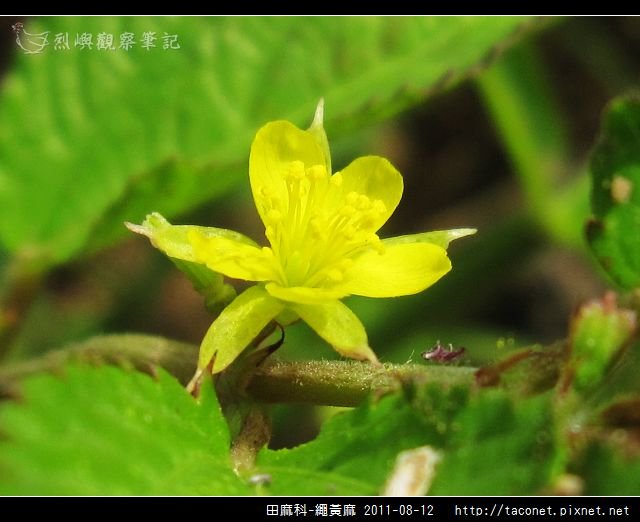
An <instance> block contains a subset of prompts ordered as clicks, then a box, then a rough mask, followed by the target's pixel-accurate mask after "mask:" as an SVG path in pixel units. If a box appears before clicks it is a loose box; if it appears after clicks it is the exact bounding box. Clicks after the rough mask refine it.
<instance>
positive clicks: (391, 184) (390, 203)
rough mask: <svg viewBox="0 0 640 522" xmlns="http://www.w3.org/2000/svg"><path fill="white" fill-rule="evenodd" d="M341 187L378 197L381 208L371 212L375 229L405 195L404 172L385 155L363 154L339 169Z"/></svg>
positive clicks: (345, 191)
mask: <svg viewBox="0 0 640 522" xmlns="http://www.w3.org/2000/svg"><path fill="white" fill-rule="evenodd" d="M340 175H341V177H342V183H341V189H342V192H343V194H344V195H345V196H348V195H349V194H350V193H352V192H354V193H356V194H361V195H364V196H366V197H367V198H369V201H370V202H371V203H374V202H375V201H376V200H377V201H380V202H382V203H383V205H376V207H375V208H376V209H377V210H378V211H377V212H376V214H375V215H372V223H373V224H372V227H371V228H372V230H373V231H374V232H375V231H376V230H378V229H379V228H380V227H381V226H382V225H384V224H385V223H386V221H387V219H389V217H390V216H391V214H393V211H394V210H395V209H396V207H397V206H398V203H399V202H400V198H401V197H402V190H403V186H404V185H403V182H402V175H401V174H400V173H399V172H398V171H397V170H396V169H395V167H394V166H393V165H392V164H391V163H389V161H388V160H386V159H385V158H381V157H379V156H364V157H362V158H358V159H356V160H355V161H353V162H352V163H351V164H350V165H349V166H347V167H346V168H345V169H344V170H342V171H341V172H340Z"/></svg>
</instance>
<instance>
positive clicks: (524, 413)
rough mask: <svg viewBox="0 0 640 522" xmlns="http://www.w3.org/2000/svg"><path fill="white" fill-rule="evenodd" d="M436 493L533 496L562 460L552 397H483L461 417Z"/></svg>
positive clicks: (499, 394) (493, 393) (494, 392)
mask: <svg viewBox="0 0 640 522" xmlns="http://www.w3.org/2000/svg"><path fill="white" fill-rule="evenodd" d="M454 426H455V429H453V430H452V431H451V439H450V440H449V445H448V451H446V452H445V453H444V458H443V460H442V462H441V463H440V465H439V466H438V469H437V473H436V479H435V481H434V484H433V487H432V489H431V490H430V491H429V493H430V494H433V495H533V494H535V493H537V492H539V491H540V490H541V489H542V488H544V487H545V486H548V485H549V483H550V480H551V477H552V475H553V473H554V471H555V470H556V468H557V467H558V463H559V460H560V458H561V455H560V452H559V451H558V444H557V440H556V438H557V435H556V433H555V428H554V422H553V409H552V404H551V400H550V397H548V396H541V397H536V398H535V399H528V400H519V401H518V402H514V401H513V400H512V399H511V398H509V397H508V396H507V395H506V394H505V393H504V392H502V391H499V390H491V391H488V392H485V393H482V394H481V395H479V396H478V397H477V398H476V399H475V400H473V401H472V402H471V403H470V404H469V405H468V407H467V408H466V409H464V410H463V411H461V412H460V415H458V416H457V417H456V419H455V424H454Z"/></svg>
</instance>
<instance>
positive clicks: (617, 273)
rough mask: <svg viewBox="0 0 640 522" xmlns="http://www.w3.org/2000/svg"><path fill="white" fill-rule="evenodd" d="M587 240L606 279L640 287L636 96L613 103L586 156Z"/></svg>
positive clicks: (639, 105) (639, 115) (639, 111)
mask: <svg viewBox="0 0 640 522" xmlns="http://www.w3.org/2000/svg"><path fill="white" fill-rule="evenodd" d="M590 170H591V182H592V187H591V207H592V211H593V214H594V219H593V220H591V221H590V223H589V226H588V228H587V238H588V241H589V244H590V246H591V249H592V250H593V252H594V254H595V256H596V258H597V259H598V261H599V262H600V264H601V265H602V267H603V268H604V269H605V271H606V272H607V273H608V274H609V276H610V277H611V278H612V279H613V280H614V281H615V282H616V283H617V284H619V285H620V286H621V287H623V288H625V289H630V288H635V287H638V286H640V234H639V233H638V232H639V231H640V190H638V187H639V186H640V98H638V97H635V96H634V97H631V96H630V97H624V98H618V99H616V100H614V101H613V102H612V103H611V104H610V105H609V108H608V110H607V113H606V114H605V117H604V121H603V124H602V136H601V137H600V141H599V143H598V145H597V146H596V148H595V149H594V151H593V154H592V157H591V165H590Z"/></svg>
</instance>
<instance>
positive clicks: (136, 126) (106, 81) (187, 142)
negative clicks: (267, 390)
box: [0, 17, 522, 267]
mask: <svg viewBox="0 0 640 522" xmlns="http://www.w3.org/2000/svg"><path fill="white" fill-rule="evenodd" d="M521 24H522V19H521V18H513V17H433V18H425V17H406V18H383V17H362V18H327V17H313V18H299V17H269V18H260V17H240V18H235V17H229V18H225V17H217V18H200V17H196V18H194V17H189V18H169V17H166V18H142V17H135V18H130V17H99V18H98V17H91V18H65V17H57V18H43V19H37V20H35V21H30V22H29V24H28V25H27V29H28V30H29V32H32V33H38V32H41V31H50V40H51V41H53V37H54V36H55V35H56V34H58V33H68V34H69V37H70V40H71V42H73V40H74V38H75V35H76V34H77V33H85V32H87V33H92V34H93V35H94V36H97V34H98V33H100V32H104V33H109V34H113V35H114V36H115V39H116V45H117V40H118V36H119V35H120V34H122V33H123V32H126V31H130V32H133V33H135V35H136V38H138V39H139V38H140V37H141V35H142V33H143V32H147V31H153V32H155V33H156V35H157V36H158V40H157V47H156V48H155V49H151V50H144V49H142V48H141V47H140V42H139V41H138V42H137V43H136V45H135V46H134V48H133V49H132V50H130V51H124V50H122V49H117V50H113V51H108V50H97V49H95V48H94V49H93V50H81V49H77V48H74V47H73V43H72V44H71V49H70V50H54V49H53V45H51V46H50V47H48V48H45V50H44V52H43V53H42V54H31V55H23V54H20V55H19V56H18V57H17V59H16V62H15V66H14V68H13V70H12V71H11V73H10V74H9V75H8V76H7V77H6V78H5V82H4V88H3V92H2V97H1V98H0V158H1V160H0V209H1V211H0V212H1V214H0V239H1V240H2V242H3V243H4V244H5V245H6V247H7V248H8V249H9V250H10V251H11V252H13V253H14V254H16V253H17V254H19V255H21V257H22V258H24V259H25V260H31V261H32V262H33V263H35V264H36V265H37V266H40V267H46V266H51V265H54V264H56V263H60V262H63V261H65V260H67V259H69V258H71V257H73V256H74V255H77V254H78V253H79V252H81V251H82V249H83V248H84V247H85V246H86V245H87V244H88V243H89V244H90V247H91V248H96V247H99V246H103V245H105V244H107V243H108V242H111V241H113V240H115V239H117V238H118V237H121V236H122V235H124V233H125V231H124V229H123V227H122V221H124V220H130V221H132V222H140V220H141V219H142V217H143V216H144V214H146V213H148V212H149V211H159V212H162V213H163V214H165V215H167V216H168V217H172V216H175V215H176V214H179V213H181V212H184V211H186V210H188V209H191V208H193V207H194V206H195V205H197V204H199V203H202V202H203V201H205V200H208V199H210V198H212V197H214V196H216V195H217V196H220V195H221V193H223V192H224V191H226V190H228V189H229V188H230V187H231V186H237V185H238V184H241V183H244V180H245V174H244V171H245V164H246V158H247V155H248V151H249V145H250V142H251V138H252V136H253V135H254V133H255V132H256V130H257V129H258V127H259V126H260V125H261V124H263V123H264V122H266V121H267V120H270V119H276V118H283V119H289V120H292V121H294V122H296V123H298V124H300V125H302V126H305V127H306V126H307V125H308V123H309V120H310V118H311V115H312V114H313V107H314V106H315V104H316V102H317V101H318V99H319V98H320V97H321V96H324V97H325V99H326V107H327V116H328V120H327V122H326V124H327V128H328V129H329V133H330V135H331V133H332V131H334V130H336V131H338V130H340V131H341V132H346V131H347V130H349V128H353V127H354V126H359V125H362V124H363V123H364V122H370V121H372V120H373V119H378V118H382V117H385V116H389V115H390V114H392V113H395V112H397V111H399V110H401V109H402V108H404V107H406V106H408V105H409V104H411V103H415V102H417V101H419V100H423V99H424V98H425V97H426V96H428V95H430V94H432V93H434V92H436V91H438V90H439V89H441V88H444V87H448V86H449V85H451V84H452V83H454V82H455V81H457V80H460V79H461V78H463V77H464V76H465V75H466V74H467V73H469V72H470V70H471V69H473V68H474V67H477V66H478V64H479V63H482V62H481V60H482V59H483V58H485V57H486V56H488V53H489V52H490V50H491V49H492V48H493V47H494V46H496V45H497V44H499V43H500V44H502V43H503V41H504V40H505V38H506V37H508V36H510V35H512V34H513V33H514V31H515V30H516V28H517V27H518V26H520V25H521ZM165 33H168V34H177V35H178V36H179V43H180V46H181V48H180V49H175V50H164V49H163V48H162V45H163V40H162V36H163V35H164V34H165ZM94 43H95V41H94Z"/></svg>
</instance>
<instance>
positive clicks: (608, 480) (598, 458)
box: [579, 443, 640, 496]
mask: <svg viewBox="0 0 640 522" xmlns="http://www.w3.org/2000/svg"><path fill="white" fill-rule="evenodd" d="M581 457H582V458H581V462H580V464H579V471H580V473H581V475H582V477H583V478H584V481H585V488H584V494H585V495H601V496H603V495H607V496H613V495H637V494H638V484H640V458H638V457H637V456H636V457H635V458H634V457H631V456H629V455H624V454H623V452H620V451H617V450H616V448H615V447H613V446H612V445H610V444H597V443H593V444H591V445H590V446H589V447H588V448H587V450H586V451H585V452H584V453H583V455H582V456H581Z"/></svg>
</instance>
